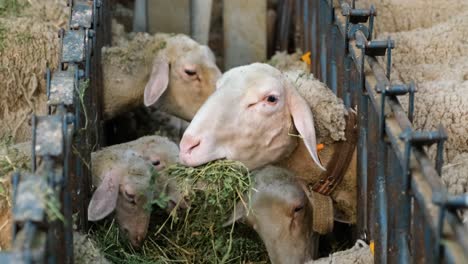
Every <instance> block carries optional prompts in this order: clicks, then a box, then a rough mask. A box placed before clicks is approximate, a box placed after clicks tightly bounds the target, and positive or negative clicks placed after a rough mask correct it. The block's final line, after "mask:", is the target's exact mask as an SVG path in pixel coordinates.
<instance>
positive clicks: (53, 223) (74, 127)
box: [0, 0, 111, 263]
mask: <svg viewBox="0 0 468 264" xmlns="http://www.w3.org/2000/svg"><path fill="white" fill-rule="evenodd" d="M67 5H68V6H69V7H70V21H69V24H68V27H67V29H66V30H64V29H61V30H60V31H59V32H58V37H59V38H60V39H61V42H62V48H61V53H60V54H57V55H58V56H59V58H60V63H59V66H58V69H57V70H55V71H54V72H52V73H51V71H50V70H49V69H47V70H46V69H45V70H46V74H45V78H46V83H47V99H48V100H47V113H48V115H47V116H35V115H34V116H32V127H33V128H32V129H33V136H32V149H31V150H32V157H31V159H32V166H31V168H32V172H30V173H24V172H21V173H19V172H15V174H14V175H13V179H12V185H13V243H12V250H11V251H10V252H2V253H0V263H73V225H74V224H76V228H77V229H79V230H87V228H88V226H87V215H86V214H87V205H88V200H89V191H90V190H89V189H90V186H91V170H90V169H91V168H90V166H91V163H90V162H91V152H92V151H94V150H96V149H98V148H100V146H101V145H102V142H103V133H102V123H101V120H102V118H101V98H102V96H101V93H102V90H101V88H102V80H101V77H102V74H101V66H100V61H101V47H102V46H104V45H107V44H108V43H109V42H110V34H111V30H110V14H109V5H108V1H107V0H69V1H68V3H67ZM72 215H73V216H74V217H73V216H72Z"/></svg>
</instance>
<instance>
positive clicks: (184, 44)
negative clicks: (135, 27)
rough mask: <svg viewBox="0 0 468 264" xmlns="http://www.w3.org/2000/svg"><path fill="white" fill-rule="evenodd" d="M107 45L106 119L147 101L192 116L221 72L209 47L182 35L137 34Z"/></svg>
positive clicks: (181, 114)
mask: <svg viewBox="0 0 468 264" xmlns="http://www.w3.org/2000/svg"><path fill="white" fill-rule="evenodd" d="M127 37H128V39H125V38H123V39H120V40H119V41H118V46H111V47H103V49H102V53H103V54H102V65H103V79H104V82H103V83H104V84H103V86H104V97H103V105H104V106H103V107H104V110H103V112H104V114H103V115H104V119H110V118H112V117H115V116H116V115H118V114H120V113H123V112H125V111H128V109H131V108H134V107H137V106H140V105H143V103H144V105H145V106H151V105H154V104H155V103H156V102H157V101H158V103H157V106H158V107H159V108H160V109H162V110H164V111H166V112H168V113H170V114H173V115H175V116H177V117H180V118H182V119H185V120H191V118H192V117H193V115H195V112H196V111H197V110H198V108H199V107H200V105H201V104H202V103H203V102H204V100H205V99H206V98H207V97H208V96H209V95H210V94H211V93H212V92H213V90H214V85H215V82H216V81H217V79H218V78H219V76H220V75H221V72H220V71H219V69H218V67H217V66H216V64H215V58H214V55H213V53H212V51H211V50H210V48H209V47H207V46H204V45H199V44H198V43H196V42H195V41H193V40H192V39H190V38H189V37H187V36H185V35H182V34H177V35H171V34H164V33H157V34H155V35H149V34H147V33H134V34H132V35H128V36H127Z"/></svg>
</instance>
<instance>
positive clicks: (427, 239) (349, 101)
mask: <svg viewBox="0 0 468 264" xmlns="http://www.w3.org/2000/svg"><path fill="white" fill-rule="evenodd" d="M68 2H69V4H68V5H69V7H70V23H69V25H67V28H66V29H65V30H61V31H60V32H58V37H60V39H61V40H62V51H61V54H60V61H61V63H60V67H59V69H57V70H55V71H53V72H50V71H49V70H45V76H44V77H45V78H46V83H47V97H48V109H47V112H48V115H46V116H35V115H34V116H33V117H32V120H31V124H32V127H33V137H32V138H33V141H32V146H31V150H32V164H31V168H32V172H31V174H30V175H29V174H25V173H21V174H19V173H17V174H15V176H14V177H13V182H12V185H13V206H14V209H13V220H14V228H13V232H14V236H13V239H14V241H13V247H12V249H11V250H10V252H0V263H43V262H47V263H72V262H73V243H72V242H71V241H72V240H73V237H72V230H73V223H75V224H76V229H78V230H87V229H88V222H87V215H86V212H87V205H88V201H89V197H90V193H89V192H90V182H91V176H90V167H89V166H90V157H91V152H92V151H94V150H97V149H99V148H100V147H102V146H105V145H106V140H105V136H104V132H103V131H104V129H103V120H102V114H101V112H102V109H101V108H102V102H101V98H102V73H101V68H100V53H101V47H103V46H104V45H107V44H109V43H110V37H111V36H110V32H111V31H110V26H111V23H110V12H109V10H110V7H109V5H110V1H108V0H69V1H68ZM378 14H379V13H378V10H376V9H375V8H373V7H370V8H369V9H358V8H356V6H355V1H354V0H353V1H347V0H339V1H337V0H335V1H333V0H279V1H278V22H277V33H276V43H275V44H276V50H289V51H292V50H294V49H295V48H301V49H302V50H303V51H304V52H307V51H310V53H311V64H310V71H311V72H312V73H313V74H314V75H315V76H316V77H317V78H318V79H320V80H321V81H322V82H324V83H326V84H327V86H328V87H330V88H331V89H332V91H333V92H334V93H336V94H337V95H338V96H339V97H340V98H342V99H343V101H344V102H345V104H346V106H348V107H350V108H354V109H356V110H357V114H358V128H359V141H358V147H357V153H358V159H357V162H358V164H357V166H358V188H359V191H358V201H357V205H358V217H357V224H356V228H357V232H356V233H357V234H356V238H360V239H363V240H365V241H366V242H368V243H371V244H374V243H375V249H374V252H375V263H464V262H466V260H467V259H468V230H467V229H466V228H465V227H464V226H463V223H462V222H461V219H460V217H459V215H458V214H457V210H459V209H463V208H467V207H468V203H467V199H466V196H451V195H449V194H448V192H447V188H446V187H445V185H444V184H443V182H442V180H441V179H440V174H441V168H442V165H443V161H444V159H443V152H442V149H443V144H444V141H446V140H447V135H446V133H445V131H444V129H443V128H442V127H441V128H440V129H439V130H436V131H417V130H415V129H414V128H413V125H412V120H413V111H414V103H413V102H414V97H415V96H417V83H407V84H393V83H392V82H391V81H390V76H391V74H392V69H391V68H392V61H391V59H392V53H394V52H398V45H397V44H396V43H394V41H392V40H391V38H388V39H383V40H376V39H374V32H373V31H374V25H375V23H376V21H377V20H378ZM403 96H407V98H408V100H409V103H408V106H409V107H408V109H404V108H403V107H402V104H401V103H400V101H401V100H402V99H401V98H402V97H403ZM405 99H406V97H405ZM430 145H436V147H437V149H438V151H437V157H436V160H435V161H433V160H431V159H430V158H429V157H428V155H427V152H426V149H425V147H426V146H430ZM39 159H40V160H41V161H42V163H41V165H40V166H38V162H37V160H39ZM37 190H42V191H43V192H44V193H47V194H48V196H47V197H46V198H44V197H41V195H39V193H38V192H37ZM57 206H58V207H59V208H58V207H57ZM46 215H47V216H46ZM52 219H55V220H52Z"/></svg>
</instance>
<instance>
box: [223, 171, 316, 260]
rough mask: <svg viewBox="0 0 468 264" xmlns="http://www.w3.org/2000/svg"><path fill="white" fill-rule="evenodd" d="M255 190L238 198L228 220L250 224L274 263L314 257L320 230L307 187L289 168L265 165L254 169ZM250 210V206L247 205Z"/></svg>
mask: <svg viewBox="0 0 468 264" xmlns="http://www.w3.org/2000/svg"><path fill="white" fill-rule="evenodd" d="M251 175H252V178H253V182H254V183H253V190H254V191H253V192H252V194H251V196H250V199H249V197H248V196H247V197H246V198H245V199H244V200H246V201H247V202H248V206H247V207H246V205H245V204H243V203H242V202H239V203H238V204H237V206H236V210H235V213H234V212H233V214H232V215H231V217H230V219H229V220H228V221H227V222H226V223H225V226H228V225H231V224H232V223H233V222H234V221H242V222H245V223H247V224H248V225H249V226H251V227H252V228H253V229H254V230H255V231H256V232H257V233H258V235H259V236H260V238H261V239H262V241H263V243H264V244H265V246H266V248H267V251H268V256H269V259H270V261H271V263H304V262H305V261H308V260H311V259H312V258H313V257H314V255H315V254H314V253H315V252H314V248H315V247H316V246H318V243H317V242H318V240H317V239H318V233H316V231H317V230H314V228H316V226H314V225H313V216H314V214H315V213H317V214H319V213H320V212H318V211H314V210H318V209H317V208H314V203H313V201H312V198H311V196H310V195H309V194H308V193H307V191H306V190H307V187H306V186H305V185H304V184H303V183H300V182H298V181H297V179H296V177H295V175H294V174H293V173H291V172H290V171H288V170H286V169H283V168H280V167H275V166H270V165H269V166H266V167H264V168H262V169H258V170H255V171H253V172H252V173H251ZM247 208H248V209H249V210H248V209H247Z"/></svg>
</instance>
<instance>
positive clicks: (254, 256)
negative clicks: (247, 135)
mask: <svg viewBox="0 0 468 264" xmlns="http://www.w3.org/2000/svg"><path fill="white" fill-rule="evenodd" d="M163 173H166V174H167V175H168V176H169V177H173V178H175V179H176V181H177V182H178V183H179V186H180V188H181V190H183V192H184V193H185V195H186V197H188V198H189V199H188V200H189V201H190V203H191V206H190V209H189V210H186V211H185V212H184V213H182V214H179V215H177V211H176V210H177V209H174V211H172V213H171V214H170V216H167V215H165V214H164V213H162V212H160V211H156V212H154V214H155V215H154V218H155V220H154V222H152V223H151V224H150V227H151V230H150V232H149V233H148V236H147V239H146V241H145V243H144V245H143V247H142V248H141V249H140V250H138V251H136V250H134V249H132V248H131V247H130V246H129V243H128V242H126V241H124V240H123V239H121V237H120V232H119V229H118V227H117V225H116V223H114V222H106V223H105V224H104V225H100V226H96V228H95V229H94V230H93V231H92V237H93V239H94V240H95V241H96V242H97V245H98V246H99V248H100V249H101V251H102V252H104V254H105V256H106V258H107V259H108V260H110V261H112V262H114V263H266V262H267V259H268V255H267V253H266V251H265V248H264V246H263V244H262V242H261V240H260V239H259V238H258V236H257V235H256V234H255V232H254V231H253V230H252V229H250V228H249V227H247V226H246V225H243V224H240V225H237V224H236V225H234V224H233V225H230V226H227V227H222V225H223V223H224V222H225V221H226V220H227V219H228V218H229V216H230V215H231V213H232V212H233V210H235V205H236V204H237V202H238V201H239V200H241V199H243V200H245V198H246V197H245V196H244V195H243V194H247V195H249V193H250V191H251V182H250V175H249V172H248V170H247V168H246V167H245V166H244V165H242V164H241V163H239V162H234V161H226V160H223V161H216V162H211V163H208V164H206V165H204V166H200V167H197V168H188V167H184V166H181V165H173V166H170V167H168V168H167V169H166V170H165V171H164V172H163ZM156 177H157V175H156ZM154 182H155V181H154ZM156 200H157V201H158V202H155V201H153V203H156V204H158V203H161V202H162V204H161V205H164V200H165V199H164V197H158V198H157V199H156Z"/></svg>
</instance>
